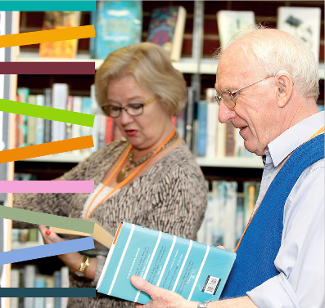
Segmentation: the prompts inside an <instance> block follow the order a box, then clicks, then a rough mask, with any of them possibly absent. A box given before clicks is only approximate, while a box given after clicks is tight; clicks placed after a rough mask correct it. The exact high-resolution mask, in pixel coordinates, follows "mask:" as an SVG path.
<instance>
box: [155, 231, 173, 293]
mask: <svg viewBox="0 0 325 308" xmlns="http://www.w3.org/2000/svg"><path fill="white" fill-rule="evenodd" d="M176 239H177V238H176V236H175V235H174V239H173V244H172V247H170V249H169V253H168V256H167V259H166V261H165V264H164V267H163V269H162V271H161V274H160V277H159V279H158V282H157V284H156V286H157V287H159V285H160V282H161V279H162V278H163V276H164V273H165V270H166V267H167V264H168V261H169V259H170V256H171V254H172V252H173V250H174V246H175V243H176Z"/></svg>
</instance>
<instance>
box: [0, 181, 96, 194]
mask: <svg viewBox="0 0 325 308" xmlns="http://www.w3.org/2000/svg"><path fill="white" fill-rule="evenodd" d="M93 192H94V181H0V193H5V194H6V193H93Z"/></svg>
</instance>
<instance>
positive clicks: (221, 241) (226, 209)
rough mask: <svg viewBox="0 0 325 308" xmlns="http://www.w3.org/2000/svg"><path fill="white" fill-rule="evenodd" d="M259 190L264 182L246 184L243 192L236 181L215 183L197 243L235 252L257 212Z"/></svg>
mask: <svg viewBox="0 0 325 308" xmlns="http://www.w3.org/2000/svg"><path fill="white" fill-rule="evenodd" d="M259 190H260V183H259V182H255V181H245V182H244V183H243V192H238V184H237V182H235V181H212V190H211V191H209V193H208V204H207V209H206V212H205V217H204V220H203V222H202V225H201V227H200V230H199V231H198V233H197V241H198V242H200V243H204V244H208V245H211V246H218V245H222V246H224V247H225V248H226V249H227V250H229V251H234V249H235V247H236V244H237V242H238V240H239V239H240V237H241V235H242V234H243V232H244V228H245V226H246V225H247V223H248V221H249V218H250V216H251V214H252V212H253V210H254V206H255V203H256V201H257V198H258V193H259Z"/></svg>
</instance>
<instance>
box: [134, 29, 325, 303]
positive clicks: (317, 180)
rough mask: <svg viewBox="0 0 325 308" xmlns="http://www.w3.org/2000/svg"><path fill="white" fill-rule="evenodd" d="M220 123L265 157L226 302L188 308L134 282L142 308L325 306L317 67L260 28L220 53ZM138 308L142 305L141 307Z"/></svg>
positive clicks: (289, 40)
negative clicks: (147, 297)
mask: <svg viewBox="0 0 325 308" xmlns="http://www.w3.org/2000/svg"><path fill="white" fill-rule="evenodd" d="M218 59H219V65H218V70H217V74H216V83H215V88H216V91H217V95H216V100H217V102H218V103H219V105H220V108H219V121H221V122H223V123H226V122H229V121H231V122H232V124H233V125H234V126H235V127H237V128H240V135H241V136H242V138H243V139H244V140H245V147H246V148H247V149H248V150H249V151H250V152H253V153H255V154H257V155H260V156H263V161H264V164H265V166H264V172H263V177H262V182H261V189H260V193H259V197H258V200H257V202H256V206H255V211H254V214H253V217H252V219H251V220H250V223H249V225H248V227H247V228H246V231H245V232H244V235H243V237H242V239H241V241H240V243H239V248H238V250H237V259H236V261H235V264H234V267H233V269H232V271H231V274H230V276H229V279H228V281H227V284H226V286H225V289H224V290H223V293H222V295H221V299H222V300H219V301H214V302H209V303H207V302H202V303H197V302H190V301H187V300H185V299H184V298H183V297H181V296H180V295H178V294H175V293H173V292H171V291H168V290H163V289H161V288H158V287H156V286H153V285H151V284H149V283H148V282H146V281H144V280H143V279H141V278H139V277H137V276H133V277H131V282H132V284H133V285H134V286H135V287H136V288H138V289H139V290H141V291H144V292H146V293H147V294H149V295H150V297H151V299H152V300H151V301H150V302H149V303H148V304H147V305H145V306H144V307H148V308H149V307H150V308H160V307H178V308H179V307H181V308H182V307H193V308H194V307H207V305H208V308H218V307H220V308H227V307H229V308H230V307H231V308H232V307H241V308H245V307H247V308H250V307H268V308H269V307H272V308H281V307H286V308H291V307H292V308H298V307H299V308H304V307H306V308H307V307H308V308H311V307H318V308H320V307H324V122H325V121H324V120H325V119H324V112H318V108H317V105H316V100H317V98H318V95H319V89H318V65H317V62H316V60H315V58H314V56H313V54H312V53H311V52H310V51H309V50H308V48H307V47H305V45H304V44H303V43H301V42H300V41H299V40H297V39H295V38H294V37H292V36H291V35H289V34H287V33H285V32H282V31H279V30H276V29H265V28H263V27H254V29H249V30H245V31H243V32H242V33H240V34H238V36H236V37H235V38H234V39H232V41H231V42H230V43H229V44H228V46H227V47H226V48H225V49H224V50H223V51H222V53H220V54H219V56H218ZM135 306H136V307H138V306H139V307H140V306H141V305H139V304H136V305H135Z"/></svg>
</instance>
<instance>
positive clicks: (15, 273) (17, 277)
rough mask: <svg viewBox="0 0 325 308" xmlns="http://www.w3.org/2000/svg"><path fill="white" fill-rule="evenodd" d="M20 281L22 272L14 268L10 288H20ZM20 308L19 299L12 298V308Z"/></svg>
mask: <svg viewBox="0 0 325 308" xmlns="http://www.w3.org/2000/svg"><path fill="white" fill-rule="evenodd" d="M19 281H20V272H19V269H16V268H13V269H11V271H10V287H11V288H19ZM18 307H19V298H18V297H11V298H10V308H18Z"/></svg>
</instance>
